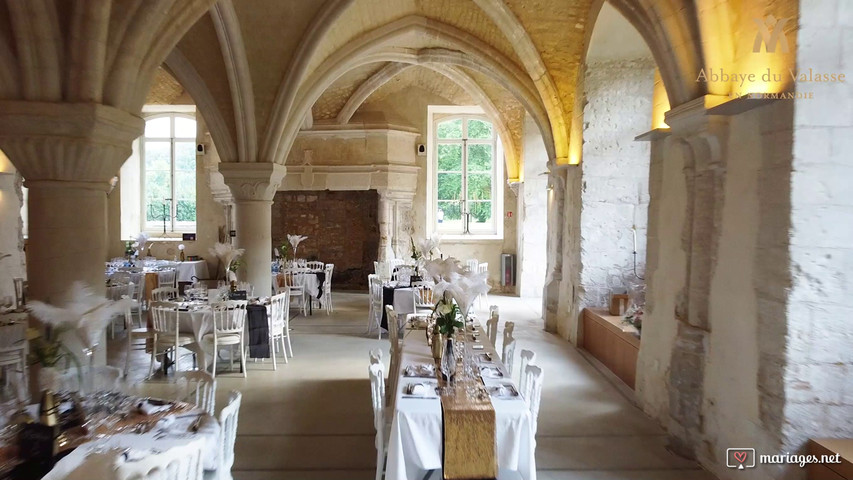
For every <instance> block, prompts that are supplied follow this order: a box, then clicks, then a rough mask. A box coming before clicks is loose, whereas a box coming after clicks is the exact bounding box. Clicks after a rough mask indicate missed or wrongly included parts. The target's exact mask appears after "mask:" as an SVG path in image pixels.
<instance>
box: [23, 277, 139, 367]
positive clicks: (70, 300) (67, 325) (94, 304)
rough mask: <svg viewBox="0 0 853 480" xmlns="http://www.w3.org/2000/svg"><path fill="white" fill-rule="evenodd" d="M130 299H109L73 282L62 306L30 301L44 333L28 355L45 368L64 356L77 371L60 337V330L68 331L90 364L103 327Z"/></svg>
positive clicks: (31, 310) (75, 359)
mask: <svg viewBox="0 0 853 480" xmlns="http://www.w3.org/2000/svg"><path fill="white" fill-rule="evenodd" d="M130 301H131V300H129V299H127V298H125V299H122V300H119V301H112V300H108V299H106V298H104V297H102V296H100V295H96V294H95V293H94V292H93V291H92V289H90V288H89V287H88V286H87V285H86V284H84V283H83V282H75V283H74V284H72V285H71V290H70V291H69V292H68V295H67V298H66V300H65V302H64V303H63V304H62V305H61V306H54V305H49V304H47V303H44V302H39V301H35V302H31V303H30V305H29V306H28V309H29V311H30V313H31V314H32V315H33V316H34V317H36V318H37V319H38V320H39V321H41V322H42V324H43V325H44V326H45V335H44V336H43V337H42V338H41V339H39V340H38V341H36V342H34V345H33V348H32V355H31V358H32V359H33V360H35V361H36V362H38V363H40V364H41V365H42V366H43V367H47V368H53V367H55V366H56V365H57V364H58V363H59V362H60V361H61V360H63V359H65V360H66V362H73V363H74V364H76V365H77V367H78V370H79V367H80V362H79V361H78V360H77V357H76V356H75V355H74V354H73V353H72V352H71V350H70V349H69V348H68V347H67V345H65V344H64V343H63V342H62V340H61V338H62V334H63V333H65V332H71V333H73V334H74V335H75V336H76V337H77V339H79V340H80V342H81V343H82V344H83V353H84V354H85V355H86V356H87V357H88V359H89V364H90V366H91V364H92V362H93V361H94V352H95V349H96V348H97V347H98V344H99V342H100V341H101V335H102V334H103V331H104V329H106V328H107V325H108V324H109V322H110V321H111V320H112V318H113V316H115V315H117V314H119V313H121V312H123V311H124V310H125V309H126V308H127V307H128V306H129V302H130Z"/></svg>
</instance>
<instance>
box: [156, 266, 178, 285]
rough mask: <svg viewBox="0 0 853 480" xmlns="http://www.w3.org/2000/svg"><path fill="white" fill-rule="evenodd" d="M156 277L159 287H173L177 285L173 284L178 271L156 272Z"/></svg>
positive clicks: (171, 269) (172, 269)
mask: <svg viewBox="0 0 853 480" xmlns="http://www.w3.org/2000/svg"><path fill="white" fill-rule="evenodd" d="M157 274H158V275H157V276H158V277H159V282H160V285H161V286H164V287H174V286H176V285H177V283H175V281H176V278H177V276H178V271H177V270H175V269H174V268H170V269H168V270H161V271H159V272H157Z"/></svg>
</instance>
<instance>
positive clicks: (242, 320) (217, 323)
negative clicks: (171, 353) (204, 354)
mask: <svg viewBox="0 0 853 480" xmlns="http://www.w3.org/2000/svg"><path fill="white" fill-rule="evenodd" d="M247 304H248V302H247V301H246V300H229V301H227V302H219V303H214V304H212V305H211V306H210V308H211V310H212V311H213V312H212V313H213V332H212V333H208V334H206V335H205V336H204V337H202V340H203V341H205V342H207V343H209V344H212V346H213V372H211V373H212V374H213V377H214V378H216V359H217V357H218V356H219V347H228V349H229V351H230V353H231V357H230V358H231V368H232V369H233V368H234V350H233V349H234V347H239V348H240V365H241V366H242V370H243V378H246V342H245V326H246V305H247Z"/></svg>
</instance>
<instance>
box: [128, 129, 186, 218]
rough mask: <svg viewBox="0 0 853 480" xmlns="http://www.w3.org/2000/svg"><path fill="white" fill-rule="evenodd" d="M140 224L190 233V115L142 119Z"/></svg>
mask: <svg viewBox="0 0 853 480" xmlns="http://www.w3.org/2000/svg"><path fill="white" fill-rule="evenodd" d="M140 153H141V155H142V162H141V167H142V168H141V175H140V178H141V180H142V185H141V194H142V195H141V197H142V201H141V202H140V203H141V207H142V212H141V213H142V226H143V229H144V230H146V231H150V232H161V233H172V232H175V233H178V232H194V231H195V225H196V188H195V185H196V165H195V163H196V121H195V118H194V117H193V116H191V115H186V114H180V113H167V114H158V115H154V116H151V117H148V118H146V120H145V135H144V136H143V137H142V142H141V152H140Z"/></svg>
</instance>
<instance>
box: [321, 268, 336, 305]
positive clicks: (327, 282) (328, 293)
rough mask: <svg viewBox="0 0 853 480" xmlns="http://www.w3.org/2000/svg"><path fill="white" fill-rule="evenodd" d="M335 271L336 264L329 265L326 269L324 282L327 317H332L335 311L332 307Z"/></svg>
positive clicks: (324, 301) (324, 302) (324, 303)
mask: <svg viewBox="0 0 853 480" xmlns="http://www.w3.org/2000/svg"><path fill="white" fill-rule="evenodd" d="M334 271H335V264H334V263H327V264H326V267H325V269H324V272H325V274H326V275H325V279H324V280H323V306H324V307H325V308H326V315H330V314H331V313H332V312H334V311H335V308H334V306H333V305H332V274H333V273H334Z"/></svg>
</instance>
